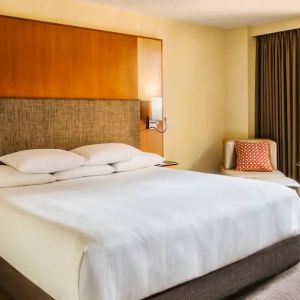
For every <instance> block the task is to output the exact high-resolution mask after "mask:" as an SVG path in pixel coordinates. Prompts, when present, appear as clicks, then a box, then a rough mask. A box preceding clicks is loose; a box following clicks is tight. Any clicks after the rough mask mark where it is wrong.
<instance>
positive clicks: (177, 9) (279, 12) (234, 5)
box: [83, 0, 300, 28]
mask: <svg viewBox="0 0 300 300" xmlns="http://www.w3.org/2000/svg"><path fill="white" fill-rule="evenodd" d="M83 1H89V2H94V3H99V4H103V5H107V6H112V7H115V8H121V9H125V10H128V11H133V12H138V13H142V14H146V15H151V16H158V17H163V18H170V19H176V20H182V21H188V22H192V23H197V24H204V25H211V26H217V27H222V28H233V27H237V26H242V25H255V24H261V23H269V22H272V21H278V20H282V19H287V18H292V17H296V16H300V0H83Z"/></svg>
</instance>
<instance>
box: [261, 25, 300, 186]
mask: <svg viewBox="0 0 300 300" xmlns="http://www.w3.org/2000/svg"><path fill="white" fill-rule="evenodd" d="M299 102H300V29H299V30H298V29H297V30H290V31H284V32H278V33H272V34H268V35H262V36H259V37H257V46H256V107H255V115H256V116H255V135H256V137H257V138H269V139H272V140H274V141H276V142H277V145H278V167H279V169H280V170H281V171H282V172H283V173H285V174H286V175H287V176H289V177H292V178H294V179H296V180H298V181H300V176H299V174H300V172H299V167H297V166H296V163H297V162H299V161H300V153H299V151H300V145H299V143H300V115H299V113H300V111H299Z"/></svg>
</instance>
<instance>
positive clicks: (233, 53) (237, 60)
mask: <svg viewBox="0 0 300 300" xmlns="http://www.w3.org/2000/svg"><path fill="white" fill-rule="evenodd" d="M295 28H300V18H296V19H290V20H285V21H280V22H275V23H270V24H262V25H257V26H251V27H240V28H235V29H231V30H227V31H226V32H225V83H226V109H225V112H226V115H227V118H226V125H227V127H226V136H227V137H236V136H239V137H247V136H248V137H253V136H254V130H255V52H256V49H255V46H256V43H255V36H257V35H261V34H268V33H272V32H278V31H283V30H291V29H295Z"/></svg>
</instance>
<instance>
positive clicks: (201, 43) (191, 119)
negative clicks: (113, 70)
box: [0, 0, 225, 172]
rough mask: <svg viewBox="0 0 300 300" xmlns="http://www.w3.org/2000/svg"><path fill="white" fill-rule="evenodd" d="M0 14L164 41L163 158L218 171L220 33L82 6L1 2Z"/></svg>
mask: <svg viewBox="0 0 300 300" xmlns="http://www.w3.org/2000/svg"><path fill="white" fill-rule="evenodd" d="M0 14H3V15H11V16H17V17H23V18H30V19H37V20H45V21H50V22H58V23H63V24H72V25H78V26H85V27H91V28H97V29H102V30H109V31H116V32H123V33H129V34H134V35H141V36H149V37H156V38H161V39H163V47H164V48H163V67H164V70H163V90H164V91H163V92H164V111H165V115H166V116H167V118H168V126H169V130H168V131H167V133H166V134H165V141H164V153H165V156H166V157H167V158H168V159H173V160H177V161H179V162H180V168H183V169H194V170H202V171H213V172H214V171H217V169H218V164H219V162H220V161H221V157H222V139H223V137H224V135H225V125H224V124H225V114H224V110H225V98H224V93H225V85H224V80H223V79H224V70H225V69H224V50H223V49H224V32H223V30H221V29H215V28H209V27H204V26H197V25H192V24H188V23H182V22H177V21H171V20H164V19H159V18H154V17H146V16H143V15H138V14H134V13H130V12H126V11H121V10H117V9H113V8H109V7H105V6H100V5H96V4H93V3H88V2H87V1H86V2H84V1H81V0H26V1H24V0H1V1H0Z"/></svg>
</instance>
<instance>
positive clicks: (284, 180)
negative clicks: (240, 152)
mask: <svg viewBox="0 0 300 300" xmlns="http://www.w3.org/2000/svg"><path fill="white" fill-rule="evenodd" d="M221 174H222V175H227V176H235V177H243V178H248V179H255V180H262V181H269V182H273V183H278V184H282V185H284V186H287V187H292V188H300V185H299V183H298V182H297V181H296V180H294V179H291V178H289V177H286V176H285V175H284V174H283V173H282V172H280V171H278V170H277V171H272V172H246V171H237V170H235V169H229V170H227V169H224V167H223V166H222V167H221Z"/></svg>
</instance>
